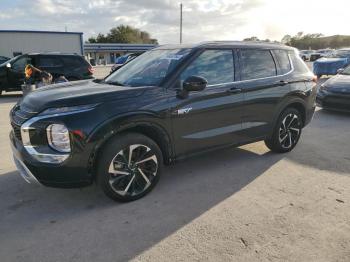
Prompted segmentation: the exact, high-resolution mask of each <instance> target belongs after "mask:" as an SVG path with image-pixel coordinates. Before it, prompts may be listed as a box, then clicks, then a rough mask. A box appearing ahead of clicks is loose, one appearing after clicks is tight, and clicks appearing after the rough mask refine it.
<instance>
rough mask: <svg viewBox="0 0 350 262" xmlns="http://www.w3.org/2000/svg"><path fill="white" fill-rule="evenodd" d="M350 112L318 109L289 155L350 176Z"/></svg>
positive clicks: (319, 167)
mask: <svg viewBox="0 0 350 262" xmlns="http://www.w3.org/2000/svg"><path fill="white" fill-rule="evenodd" d="M349 136H350V113H341V112H334V111H326V110H322V109H320V110H317V111H316V112H315V115H314V118H313V120H312V121H311V123H310V124H309V125H308V126H307V127H306V128H305V129H304V130H303V133H302V136H301V139H300V141H299V143H298V145H297V146H296V147H295V149H294V150H293V151H292V152H290V153H288V154H287V155H286V158H287V159H289V160H291V161H294V162H297V163H298V164H302V165H305V166H309V167H311V168H314V169H318V170H326V171H331V172H333V173H336V174H338V175H339V174H341V175H347V176H350V165H349V161H350V151H349V148H350V139H349Z"/></svg>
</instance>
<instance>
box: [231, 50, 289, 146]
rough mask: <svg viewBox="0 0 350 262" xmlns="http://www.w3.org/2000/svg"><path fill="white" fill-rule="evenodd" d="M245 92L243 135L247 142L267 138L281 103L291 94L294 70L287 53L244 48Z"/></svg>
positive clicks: (241, 85) (241, 59)
mask: <svg viewBox="0 0 350 262" xmlns="http://www.w3.org/2000/svg"><path fill="white" fill-rule="evenodd" d="M239 53H240V54H239V63H240V68H241V71H240V80H241V81H239V82H238V83H237V87H239V88H240V89H242V92H243V95H244V104H243V106H242V112H243V113H242V114H243V115H242V127H243V131H242V136H244V138H245V140H246V141H252V140H257V139H260V138H264V137H266V135H267V134H268V133H269V132H270V129H271V123H272V121H273V117H274V114H275V111H276V109H277V106H278V103H279V101H281V100H282V98H283V97H284V96H285V95H286V94H288V93H289V91H290V85H289V83H288V72H290V71H291V64H290V59H289V56H288V53H287V51H284V50H280V51H279V50H278V51H277V50H276V51H274V50H268V49H241V50H240V52H239Z"/></svg>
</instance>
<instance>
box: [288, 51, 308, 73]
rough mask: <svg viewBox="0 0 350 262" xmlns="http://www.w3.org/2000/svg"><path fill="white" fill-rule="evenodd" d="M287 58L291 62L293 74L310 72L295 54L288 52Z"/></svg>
mask: <svg viewBox="0 0 350 262" xmlns="http://www.w3.org/2000/svg"><path fill="white" fill-rule="evenodd" d="M289 56H290V58H291V60H292V64H293V68H294V72H295V73H298V74H305V73H309V72H310V70H309V68H308V67H307V65H306V64H305V63H304V61H303V60H302V59H301V58H300V56H299V55H297V54H296V53H295V52H293V51H290V52H289Z"/></svg>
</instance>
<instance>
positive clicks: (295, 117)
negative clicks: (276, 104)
mask: <svg viewBox="0 0 350 262" xmlns="http://www.w3.org/2000/svg"><path fill="white" fill-rule="evenodd" d="M301 131H302V118H301V115H300V112H299V111H298V110H296V109H295V108H287V109H286V110H285V111H284V112H283V113H282V114H281V115H280V117H279V119H278V121H277V123H276V126H275V128H274V131H273V134H272V137H271V138H269V139H267V140H265V144H266V146H267V147H268V148H269V149H270V150H271V151H273V152H277V153H286V152H289V151H291V150H292V149H293V148H294V147H295V146H296V145H297V143H298V141H299V138H300V135H301Z"/></svg>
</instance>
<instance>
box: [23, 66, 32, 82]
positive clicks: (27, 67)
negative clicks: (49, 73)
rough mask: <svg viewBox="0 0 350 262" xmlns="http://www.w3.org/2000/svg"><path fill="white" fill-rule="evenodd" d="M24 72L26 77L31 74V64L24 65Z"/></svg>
mask: <svg viewBox="0 0 350 262" xmlns="http://www.w3.org/2000/svg"><path fill="white" fill-rule="evenodd" d="M24 74H25V75H26V78H27V79H28V78H30V77H31V76H32V74H33V69H32V67H31V65H26V67H25V68H24Z"/></svg>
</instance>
